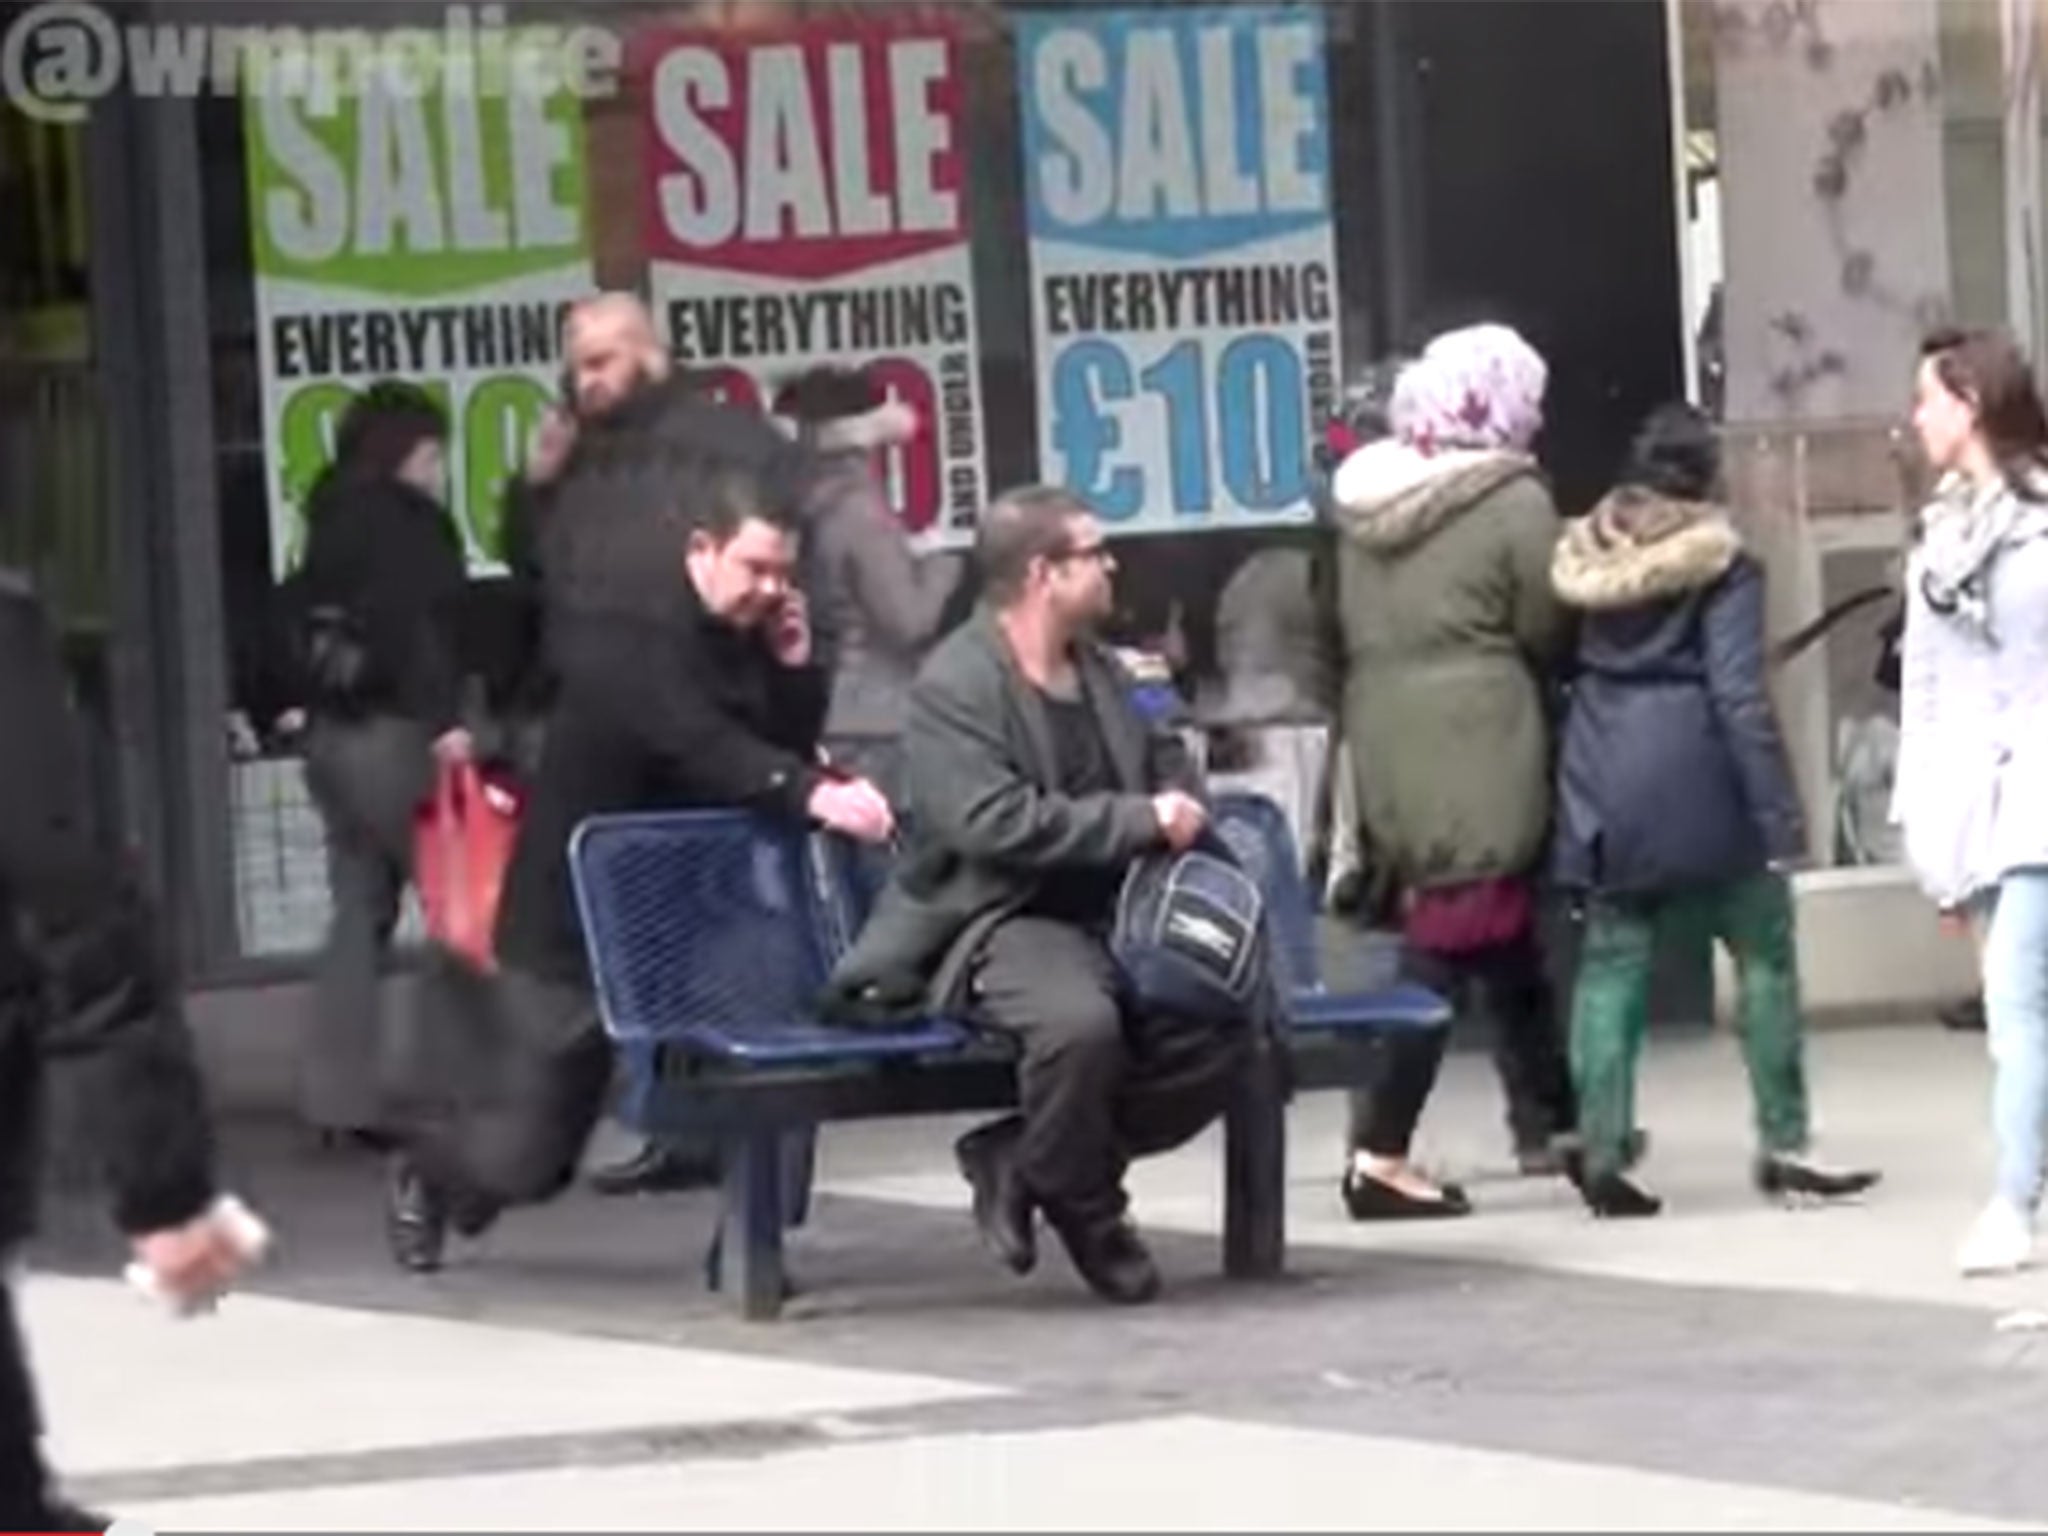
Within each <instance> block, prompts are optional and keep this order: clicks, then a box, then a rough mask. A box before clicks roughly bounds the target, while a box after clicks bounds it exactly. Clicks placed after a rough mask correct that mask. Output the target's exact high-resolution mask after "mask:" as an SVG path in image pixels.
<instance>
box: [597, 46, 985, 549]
mask: <svg viewBox="0 0 2048 1536" xmlns="http://www.w3.org/2000/svg"><path fill="white" fill-rule="evenodd" d="M643 50H644V51H643ZM636 51H637V52H639V53H640V61H641V63H642V67H644V68H645V70H646V71H647V73H646V75H645V79H646V82H647V89H646V91H645V93H644V100H645V101H646V103H647V106H646V111H647V121H646V142H647V157H646V162H647V185H646V200H645V205H644V217H645V221H646V234H647V248H648V257H649V284H650V289H651V295H650V296H651V297H652V299H653V302H654V306H655V311H656V314H657V316H658V317H659V320H660V323H661V325H662V328H663V333H664V335H665V337H666V339H667V341H668V343H669V345H670V346H671V347H672V348H673V350H674V352H675V355H676V358H677V361H678V362H679V363H681V364H682V365H684V366H686V367H692V368H700V369H711V370H715V371H716V372H717V373H718V374H719V376H720V378H721V387H722V388H723V390H724V392H725V394H726V395H727V397H728V398H730V399H733V400H736V401H739V402H742V403H747V404H754V405H766V404H768V403H770V402H772V401H773V399H774V397H775V391H776V390H777V388H778V387H779V386H780V385H781V384H782V383H783V382H784V381H786V380H787V379H789V378H791V377H793V376H794V375H796V374H798V373H800V372H802V371H803V370H804V369H806V368H808V367H811V366H813V365H815V364H818V363H825V362H830V363H837V364H840V365H842V366H847V367H859V368H865V369H867V370H868V371H869V372H870V374H871V375H872V376H873V377H874V378H875V379H876V381H877V382H878V383H880V384H882V385H883V386H884V387H885V388H886V389H887V390H888V391H889V393H890V394H891V395H893V396H894V397H895V398H897V399H898V400H900V401H902V402H903V403H904V404H906V405H908V406H910V407H911V408H912V409H913V410H914V411H915V412H916V413H917V415H918V418H919V421H920V423H921V427H920V430H919V433H918V436H917V438H916V440H915V441H913V442H912V443H910V444H909V445H907V446H906V447H903V448H899V449H892V450H890V451H889V452H888V453H887V455H886V462H885V465H884V469H885V473H886V476H887V478H888V482H889V486H890V490H891V499H892V501H893V503H894V505H895V508H896V511H897V514H898V515H899V516H900V517H901V518H902V520H903V524H904V527H905V528H906V529H908V530H909V531H910V532H911V533H912V534H913V535H914V536H915V537H916V539H917V540H918V542H919V543H920V544H921V545H924V546H953V545H960V544H963V543H965V542H967V541H968V540H969V539H970V538H971V537H972V533H973V523H974V518H975V514H976V513H977V511H978V510H979V508H980V506H981V504H982V501H983V498H984V494H985V489H986V482H985V475H984V471H983V456H982V412H981V379H980V373H979V370H978V367H977V363H976V358H977V351H976V346H975V325H974V275H973V265H972V261H971V259H970V254H969V249H968V230H967V208H966V201H967V200H966V191H965V153H966V148H965V142H964V128H963V124H962V114H961V91H962V84H961V78H960V58H959V50H958V47H957V44H956V41H955V39H954V37H953V35H952V34H951V33H950V32H949V31H948V30H947V29H946V28H945V26H944V23H943V22H942V21H939V22H931V23H923V24H919V25H917V26H915V27H909V26H905V25H903V24H902V23H901V22H900V21H895V20H894V19H891V20H890V21H887V22H884V23H883V24H881V25H863V24H862V23H860V22H859V21H857V20H856V21H846V22H837V23H833V24H831V25H825V26H810V27H805V28H802V29H801V30H796V31H791V32H788V33H782V34H776V35H770V36H760V35H756V36H750V37H733V36H729V35H718V34H710V33H699V32H690V31H674V32H662V33H658V34H656V35H654V36H652V37H649V38H645V39H642V40H641V43H640V45H639V48H638V49H637V50H636Z"/></svg>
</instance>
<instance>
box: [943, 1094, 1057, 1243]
mask: <svg viewBox="0 0 2048 1536" xmlns="http://www.w3.org/2000/svg"><path fill="white" fill-rule="evenodd" d="M1023 1131H1024V1122H1023V1121H1022V1120H1019V1119H1018V1118H1017V1117H1016V1116H1014V1115H1012V1116H1010V1117H1009V1118H1007V1119H1003V1120H997V1121H995V1122H994V1123H993V1124H990V1125H984V1126H981V1127H980V1128H978V1129H976V1130H972V1131H969V1132H968V1133H967V1134H966V1135H965V1136H962V1137H961V1138H960V1139H959V1140H958V1141H956V1142H955V1143H954V1144H953V1157H954V1160H955V1161H956V1162H957V1163H958V1164H959V1165H960V1175H961V1177H962V1178H964V1179H966V1180H967V1182H968V1184H969V1185H970V1186H971V1187H972V1188H973V1190H974V1224H975V1226H976V1227H978V1228H980V1230H981V1240H982V1242H983V1243H985V1244H986V1245H987V1246H988V1250H989V1252H991V1253H993V1254H994V1255H995V1256H996V1257H997V1258H998V1259H1000V1260H1001V1261H1002V1263H1003V1266H1004V1268H1006V1269H1008V1270H1009V1271H1010V1273H1012V1274H1015V1275H1028V1274H1030V1273H1031V1271H1032V1270H1033V1269H1034V1268H1035V1267H1036V1266H1037V1264H1038V1231H1037V1225H1036V1219H1035V1208H1034V1206H1033V1203H1032V1199H1031V1191H1030V1190H1028V1189H1026V1188H1025V1187H1024V1180H1023V1179H1022V1178H1021V1177H1020V1176H1019V1174H1018V1172H1017V1139H1018V1137H1019V1136H1021V1135H1022V1134H1023Z"/></svg>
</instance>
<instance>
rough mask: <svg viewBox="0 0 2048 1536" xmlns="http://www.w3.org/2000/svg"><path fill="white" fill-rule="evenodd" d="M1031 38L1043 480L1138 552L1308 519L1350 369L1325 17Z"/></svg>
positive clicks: (1100, 17)
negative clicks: (1155, 536)
mask: <svg viewBox="0 0 2048 1536" xmlns="http://www.w3.org/2000/svg"><path fill="white" fill-rule="evenodd" d="M1017 26H1018V48H1017V58H1018V71H1019V96H1020V98H1021V99H1022V102H1023V114H1024V157H1025V167H1024V177H1025V200H1026V207H1027V218H1028V224H1029V228H1030V235H1031V296H1032V323H1033V331H1034V335H1035V339H1036V344H1037V362H1038V378H1039V400H1038V414H1039V435H1040V444H1039V448H1040V464H1041V474H1042V475H1043V476H1044V477H1045V479H1047V480H1048V481H1049V482H1051V483H1053V484H1057V485H1063V486H1066V487H1067V488H1068V489H1070V490H1072V491H1074V492H1076V493H1077V494H1078V495H1080V496H1082V497H1083V498H1085V499H1086V500H1087V501H1088V502H1089V503H1090V504H1091V505H1093V506H1094V507H1095V508H1096V510H1097V511H1098V512H1099V513H1100V514H1101V515H1102V517H1103V518H1104V519H1105V520H1106V521H1107V522H1108V523H1109V524H1110V527H1111V530H1112V531H1113V532H1115V533H1119V534H1126V533H1129V534H1136V533H1194V532H1205V531H1208V530H1211V529H1228V528H1244V527H1250V526H1257V525H1261V524H1271V523H1285V522H1299V521H1303V520H1305V519H1306V518H1307V517H1308V516H1309V515H1310V505H1309V497H1310V473H1311V461H1310V458H1309V452H1310V441H1311V438H1312V437H1313V435H1314V434H1315V432H1316V431H1317V430H1318V429H1319V427H1320V424H1321V422H1322V420H1323V418H1324V416H1325V415H1326V414H1327V413H1328V411H1329V410H1330V408H1331V404H1332V402H1333V401H1334V399H1335V396H1336V389H1337V380H1338V377H1339V366H1340V364H1339V358H1338V352H1337V348H1338V335H1339V322H1338V314H1339V311H1338V305H1337V270H1336V258H1335V249H1334V244H1335V242H1334V237H1333V234H1332V230H1331V221H1330V118H1329V100H1328V94H1327V91H1326V88H1325V83H1324V81H1325V68H1324V41H1325V40H1324V31H1323V17H1322V8H1321V7H1320V6H1318V5H1265V6H1261V5H1228V6H1222V5H1219V6H1203V5H1186V6H1166V7H1161V8H1159V9H1156V10H1128V11H1081V10H1074V11H1067V10H1055V11H1034V12H1027V13H1025V14H1024V15H1023V16H1021V17H1019V19H1018V23H1017Z"/></svg>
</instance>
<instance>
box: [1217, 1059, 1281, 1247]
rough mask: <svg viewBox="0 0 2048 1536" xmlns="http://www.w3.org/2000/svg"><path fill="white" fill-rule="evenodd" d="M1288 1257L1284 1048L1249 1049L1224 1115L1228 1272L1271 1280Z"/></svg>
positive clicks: (1225, 1229) (1225, 1225)
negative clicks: (1283, 1080)
mask: <svg viewBox="0 0 2048 1536" xmlns="http://www.w3.org/2000/svg"><path fill="white" fill-rule="evenodd" d="M1286 1260H1287V1102H1286V1095H1285V1088H1284V1084H1283V1083H1282V1081H1281V1063H1280V1059H1279V1053H1278V1051H1277V1050H1276V1049H1275V1047H1274V1046H1273V1045H1272V1044H1271V1043H1270V1042H1268V1041H1265V1040H1261V1041H1260V1042H1259V1043H1258V1044H1256V1045H1254V1046H1253V1047H1252V1049H1251V1051H1250V1053H1249V1054H1248V1056H1247V1058H1246V1061H1245V1064H1244V1070H1243V1071H1242V1072H1241V1073H1240V1074H1239V1075H1238V1080H1237V1082H1236V1084H1235V1085H1234V1087H1233V1088H1232V1091H1231V1096H1230V1107H1229V1109H1228V1110H1227V1111H1226V1112H1225V1115H1224V1120H1223V1272H1224V1274H1226V1275H1228V1276H1229V1277H1230V1278H1231V1279H1233V1280H1270V1279H1272V1278H1274V1277H1275V1276H1277V1275H1279V1274H1280V1272H1281V1270H1282V1269H1283V1268H1284V1267H1285V1265H1286Z"/></svg>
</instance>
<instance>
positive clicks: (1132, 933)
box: [1110, 837, 1272, 1025]
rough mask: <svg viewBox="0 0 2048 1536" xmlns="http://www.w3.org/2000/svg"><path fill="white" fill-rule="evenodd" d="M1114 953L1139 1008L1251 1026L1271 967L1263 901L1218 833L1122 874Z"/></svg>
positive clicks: (1143, 861) (1145, 859)
mask: <svg viewBox="0 0 2048 1536" xmlns="http://www.w3.org/2000/svg"><path fill="white" fill-rule="evenodd" d="M1110 951H1111V953H1112V954H1113V955H1114V956H1115V957H1116V961H1117V964H1118V966H1119V967H1120V968H1121V969H1122V971H1123V973H1124V977H1125V980H1126V981H1127V982H1128V983H1129V986H1130V989H1131V994H1132V1001H1134V1002H1135V1003H1136V1004H1137V1005H1138V1006H1139V1007H1140V1008H1141V1009H1146V1010H1156V1011H1158V1012H1161V1013H1166V1014H1171V1015H1173V1016H1175V1017H1178V1018H1183V1019H1187V1020H1190V1021H1196V1022H1202V1023H1208V1024H1216V1025H1235V1024H1243V1023H1246V1022H1249V1021H1250V1020H1252V1019H1254V1018H1255V1017H1256V1016H1257V1015H1258V1014H1259V1012H1260V1008H1261V1004H1262V1001H1263V997H1264V991H1265V988H1266V985H1267V979H1268V971H1269V968H1270V966H1271V961H1272V955H1271V944H1270V941H1269V939H1268V937H1267V933H1266V899H1265V895H1264V893H1263V892H1261V891H1260V889H1259V887H1258V884H1257V882H1256V881H1254V880H1253V879H1252V878H1251V877H1250V876H1249V875H1247V874H1246V873H1245V872H1244V871H1243V870H1242V869H1240V868H1239V867H1238V866H1237V863H1236V861H1235V860H1234V859H1232V858H1231V856H1230V854H1229V851H1228V850H1227V849H1226V848H1225V847H1224V845H1223V844H1222V842H1221V841H1220V840H1217V839H1215V838H1214V837H1205V838H1204V840H1203V841H1202V842H1201V843H1198V844H1197V845H1196V846H1195V847H1193V848H1191V849H1189V850H1188V851H1187V852H1185V853H1151V854H1146V855H1144V856H1143V857H1142V858H1140V859H1139V860H1138V861H1137V862H1136V863H1135V864H1133V865H1132V866H1131V868H1130V871H1129V872H1128V873H1127V874H1126V875H1125V876H1124V883H1123V889H1122V891H1121V892H1120V893H1119V894H1118V897H1117V904H1116V926H1115V928H1114V930H1113V932H1112V934H1111V937H1110Z"/></svg>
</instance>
